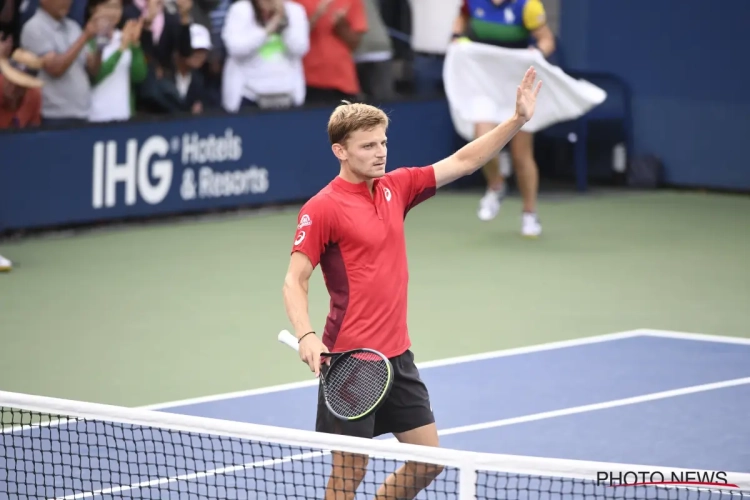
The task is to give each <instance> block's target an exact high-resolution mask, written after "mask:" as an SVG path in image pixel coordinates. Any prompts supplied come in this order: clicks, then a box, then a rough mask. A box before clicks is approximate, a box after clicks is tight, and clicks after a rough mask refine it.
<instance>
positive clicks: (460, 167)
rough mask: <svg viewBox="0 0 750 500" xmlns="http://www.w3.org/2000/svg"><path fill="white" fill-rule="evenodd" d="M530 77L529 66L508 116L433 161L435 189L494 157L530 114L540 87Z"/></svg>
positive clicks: (532, 69) (533, 73)
mask: <svg viewBox="0 0 750 500" xmlns="http://www.w3.org/2000/svg"><path fill="white" fill-rule="evenodd" d="M534 80H536V70H535V69H534V67H533V66H532V67H531V68H529V69H528V70H527V71H526V74H525V75H524V77H523V80H521V85H519V86H518V89H517V90H516V111H515V113H514V114H513V116H512V117H510V118H508V119H507V120H505V121H504V122H503V123H501V124H500V125H498V126H497V127H495V128H494V129H492V130H491V131H490V132H488V133H487V134H485V135H483V136H481V137H478V138H477V139H474V140H473V141H471V142H470V143H469V144H467V145H466V146H464V147H462V148H461V149H459V150H458V151H456V152H455V153H453V154H452V155H450V156H449V157H448V158H445V159H443V160H440V161H439V162H437V163H435V165H434V169H435V182H436V185H437V187H438V188H440V187H442V186H445V185H446V184H449V183H451V182H453V181H455V180H456V179H459V178H461V177H463V176H465V175H470V174H472V173H474V172H475V171H477V170H479V169H480V168H482V166H483V165H484V164H485V163H487V162H488V161H489V160H490V158H493V157H494V156H497V155H498V154H499V153H500V150H501V149H503V148H504V147H505V145H506V144H508V142H509V141H510V140H511V139H512V138H513V136H514V135H516V133H518V131H519V130H521V127H523V126H524V124H526V122H528V121H529V120H530V119H531V117H532V116H534V108H535V105H536V96H537V95H538V94H539V90H540V89H541V87H542V82H541V81H539V82H538V83H537V85H536V86H534Z"/></svg>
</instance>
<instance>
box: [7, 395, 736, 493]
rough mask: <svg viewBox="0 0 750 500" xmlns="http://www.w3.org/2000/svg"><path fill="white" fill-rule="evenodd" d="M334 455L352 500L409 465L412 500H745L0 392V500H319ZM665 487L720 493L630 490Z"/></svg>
mask: <svg viewBox="0 0 750 500" xmlns="http://www.w3.org/2000/svg"><path fill="white" fill-rule="evenodd" d="M334 452H345V453H350V454H357V455H358V456H360V457H362V456H367V457H369V459H368V460H367V463H366V465H365V467H366V470H365V472H364V477H363V480H362V482H361V483H360V485H359V488H358V489H357V491H356V494H357V496H356V498H375V497H376V493H377V491H378V488H379V487H380V486H381V483H383V481H385V480H386V478H388V477H389V475H390V474H391V473H392V472H393V471H395V470H396V469H398V468H399V467H401V466H402V465H403V464H405V463H409V464H414V465H413V468H412V469H409V471H410V472H409V474H410V476H409V477H408V478H407V479H413V480H421V479H424V478H425V477H428V476H430V474H431V475H433V476H434V474H435V473H439V474H438V475H437V477H435V478H434V480H433V481H432V482H431V483H430V485H429V486H428V487H427V488H425V489H424V490H423V491H422V492H421V493H420V494H419V496H418V497H417V498H421V499H435V500H448V499H458V500H464V499H482V500H484V499H487V500H489V499H499V498H503V499H511V500H515V499H518V500H522V499H529V500H535V499H540V500H541V499H545V500H546V499H563V498H564V499H570V498H575V499H578V498H581V499H594V498H628V499H630V498H632V499H662V498H665V499H704V498H705V499H713V498H750V474H739V473H731V472H730V473H727V474H726V475H725V477H722V475H721V474H715V473H714V474H715V475H714V477H713V479H714V481H709V480H708V479H709V478H708V476H695V475H693V476H690V475H688V476H685V474H695V473H696V471H685V470H680V469H665V468H661V467H660V468H655V467H646V466H634V465H624V464H610V463H595V462H581V461H574V460H556V459H546V458H545V459H543V458H536V457H520V456H508V455H494V454H483V453H473V452H466V451H460V450H448V449H442V448H440V449H435V448H428V447H422V446H413V445H404V444H400V443H394V442H388V441H382V440H367V439H357V438H349V437H345V436H334V435H328V434H320V433H315V432H309V431H300V430H294V429H287V428H280V427H269V426H263V425H255V424H246V423H239V422H233V421H226V420H217V419H208V418H201V417H193V416H186V415H178V414H172V413H167V412H161V411H147V410H141V409H132V408H123V407H117V406H110V405H101V404H93V403H87V402H80V401H69V400H62V399H56V398H48V397H40V396H34V395H27V394H17V393H11V392H2V391H0V498H9V499H23V500H26V499H32V498H33V499H49V498H55V499H74V498H106V499H110V498H112V499H114V498H148V499H156V498H158V499H178V498H179V499H219V500H225V499H282V498H283V499H322V498H324V497H325V489H326V484H327V482H328V477H329V475H330V473H331V470H332V456H333V455H332V453H333V454H335V453H334ZM345 472H349V473H352V472H353V470H347V469H345ZM605 473H606V474H607V476H608V477H604V474H605ZM645 473H648V475H647V476H644V475H642V474H645ZM631 474H641V475H637V476H632V475H631ZM673 474H677V476H674V475H673ZM706 474H710V472H706ZM675 478H680V480H691V481H692V482H694V483H695V482H703V483H708V482H717V481H718V482H720V481H721V480H726V482H727V484H726V485H717V484H710V485H709V484H703V485H700V484H684V485H680V486H677V485H653V484H650V485H645V484H642V485H634V483H647V482H665V481H666V482H668V481H674V480H675ZM623 482H625V483H628V486H614V484H616V483H623ZM405 484H406V483H399V484H397V485H396V486H405ZM732 484H734V485H735V486H732ZM388 493H393V490H390V491H389V492H388ZM402 494H403V491H399V492H398V493H397V494H394V495H393V496H392V497H390V498H397V497H399V495H402ZM385 498H389V497H385Z"/></svg>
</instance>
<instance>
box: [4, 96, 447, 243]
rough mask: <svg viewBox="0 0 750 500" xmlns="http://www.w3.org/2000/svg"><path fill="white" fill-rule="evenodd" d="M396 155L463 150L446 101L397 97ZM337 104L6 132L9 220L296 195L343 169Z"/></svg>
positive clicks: (177, 209) (391, 163)
mask: <svg viewBox="0 0 750 500" xmlns="http://www.w3.org/2000/svg"><path fill="white" fill-rule="evenodd" d="M384 109H385V110H386V111H387V112H388V113H389V115H390V117H391V120H392V121H391V126H390V129H389V132H388V141H389V149H388V167H389V170H392V169H393V168H395V167H397V166H420V165H426V164H429V163H431V162H434V161H437V160H439V159H441V158H443V157H444V156H447V155H449V154H451V153H452V152H453V151H454V147H455V144H454V142H453V141H454V138H455V135H454V133H453V128H452V125H451V122H450V116H449V113H448V108H447V106H446V104H445V102H443V101H439V100H438V101H421V102H409V103H394V104H390V105H387V106H385V107H384ZM330 113H331V108H326V109H306V110H300V111H290V112H280V113H268V114H265V113H260V114H254V115H243V116H238V115H234V116H228V117H227V116H222V117H211V118H209V117H204V118H195V119H185V120H180V121H170V122H159V123H129V124H122V125H107V126H102V127H87V128H83V129H70V130H55V131H35V132H23V133H4V134H0V151H1V152H2V160H0V179H2V182H1V183H0V230H8V229H19V228H34V227H41V226H55V225H67V224H71V223H87V222H92V221H98V220H106V219H114V218H127V217H140V216H150V215H159V214H167V213H182V212H191V211H201V210H206V209H215V208H222V207H236V206H242V205H257V204H268V203H284V202H289V201H297V200H303V199H306V198H308V197H310V196H311V195H313V194H315V193H316V192H317V191H318V190H319V189H320V188H322V187H323V186H325V185H326V184H327V183H328V182H329V181H330V180H331V179H332V178H333V177H334V176H335V175H336V174H338V163H337V161H336V159H335V157H334V156H333V153H332V152H331V148H330V145H329V143H328V136H327V133H326V124H327V121H328V117H329V115H330Z"/></svg>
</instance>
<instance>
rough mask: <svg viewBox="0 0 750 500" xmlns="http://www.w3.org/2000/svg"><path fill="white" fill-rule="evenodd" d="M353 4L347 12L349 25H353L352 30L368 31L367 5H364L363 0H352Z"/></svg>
mask: <svg viewBox="0 0 750 500" xmlns="http://www.w3.org/2000/svg"><path fill="white" fill-rule="evenodd" d="M351 1H352V3H351V6H350V7H349V12H347V13H346V20H347V21H349V25H350V26H351V27H352V31H354V32H358V33H366V32H367V15H366V14H365V7H364V5H362V0H351Z"/></svg>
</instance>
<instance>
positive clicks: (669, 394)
mask: <svg viewBox="0 0 750 500" xmlns="http://www.w3.org/2000/svg"><path fill="white" fill-rule="evenodd" d="M746 384H750V377H744V378H736V379H732V380H724V381H721V382H712V383H710V384H701V385H694V386H691V387H683V388H682V389H671V390H669V391H661V392H652V393H651V394H644V395H642V396H633V397H630V398H623V399H614V400H612V401H605V402H603V403H593V404H588V405H583V406H574V407H571V408H563V409H561V410H553V411H545V412H542V413H534V414H532V415H524V416H522V417H513V418H505V419H502V420H495V421H494V422H484V423H481V424H470V425H462V426H461V427H453V428H451V429H445V430H443V431H439V432H438V434H439V435H441V436H449V435H451V434H461V433H464V432H473V431H480V430H484V429H493V428H495V427H504V426H507V425H515V424H523V423H526V422H535V421H537V420H546V419H548V418H557V417H564V416H567V415H575V414H578V413H587V412H590V411H597V410H606V409H607V408H616V407H618V406H628V405H634V404H639V403H645V402H648V401H658V400H660V399H668V398H674V397H678V396H685V395H687V394H696V393H698V392H706V391H714V390H716V389H724V388H727V387H736V386H739V385H746Z"/></svg>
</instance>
